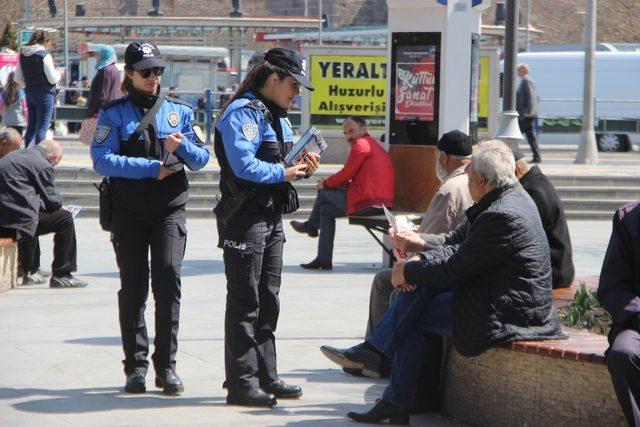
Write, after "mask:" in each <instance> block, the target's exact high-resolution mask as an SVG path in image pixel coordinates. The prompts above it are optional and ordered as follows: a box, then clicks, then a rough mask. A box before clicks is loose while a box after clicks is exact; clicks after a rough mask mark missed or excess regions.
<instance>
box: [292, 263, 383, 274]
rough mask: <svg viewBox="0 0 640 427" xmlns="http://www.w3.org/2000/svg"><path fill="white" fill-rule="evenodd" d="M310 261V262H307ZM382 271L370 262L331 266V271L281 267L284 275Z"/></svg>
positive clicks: (295, 266)
mask: <svg viewBox="0 0 640 427" xmlns="http://www.w3.org/2000/svg"><path fill="white" fill-rule="evenodd" d="M309 261H311V260H309ZM381 269H382V265H381V264H379V263H378V264H376V263H371V262H347V263H338V264H333V270H329V271H327V270H305V269H304V268H302V267H300V266H299V265H285V266H284V267H282V271H283V272H285V273H297V274H332V273H340V274H345V273H347V274H371V275H375V274H376V273H377V272H378V271H380V270H381Z"/></svg>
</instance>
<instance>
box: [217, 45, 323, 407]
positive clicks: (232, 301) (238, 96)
mask: <svg viewBox="0 0 640 427" xmlns="http://www.w3.org/2000/svg"><path fill="white" fill-rule="evenodd" d="M300 85H302V86H304V87H306V88H307V89H310V90H313V87H312V86H311V83H309V80H307V78H306V77H305V75H304V71H303V69H302V62H301V60H300V58H299V57H298V55H297V54H296V53H295V52H292V51H290V50H286V49H282V48H274V49H271V50H270V51H268V52H266V54H265V56H264V59H263V60H262V61H260V62H258V63H257V64H256V65H254V66H253V67H252V68H251V70H250V71H249V73H248V74H247V76H246V78H245V79H244V81H243V82H242V84H241V85H240V87H239V88H238V90H237V91H236V93H235V95H234V96H233V98H232V99H231V100H230V101H229V103H228V104H227V105H226V106H225V108H224V109H223V111H222V112H221V113H220V116H219V119H218V121H217V123H216V129H215V131H216V138H215V144H214V147H215V151H216V156H217V157H218V161H219V163H220V167H221V172H222V174H221V179H220V190H221V193H222V198H221V200H220V202H219V203H218V205H217V206H216V209H215V213H216V215H217V223H218V235H219V238H220V240H219V243H218V247H220V248H222V249H223V252H224V254H223V258H224V265H225V275H226V277H227V308H226V314H225V368H226V382H225V387H226V388H227V390H228V395H227V403H228V404H237V405H245V406H274V405H275V404H276V397H281V398H297V397H300V396H301V395H302V389H301V388H300V387H298V386H293V385H287V384H285V383H284V382H283V381H282V380H280V379H279V378H278V373H277V369H276V350H275V337H274V331H275V329H276V324H277V321H278V314H279V310H280V305H279V301H278V292H279V290H280V273H281V270H282V246H283V243H284V233H283V231H282V220H281V214H282V213H288V212H291V211H292V210H295V209H297V195H296V194H295V190H294V189H293V187H292V186H291V184H289V181H293V180H296V179H298V178H300V177H303V176H304V175H305V174H306V175H310V174H311V173H313V172H314V171H315V170H316V168H317V167H318V162H319V159H320V157H319V156H317V155H308V156H307V159H306V161H305V163H302V164H300V165H297V166H293V167H289V168H285V167H284V166H283V164H282V163H281V162H282V159H283V158H284V156H285V155H286V153H287V152H288V151H289V150H290V149H291V143H292V139H293V132H292V131H291V127H290V124H289V122H288V120H287V119H286V110H287V108H288V107H289V105H290V104H291V102H292V101H293V100H294V98H295V97H296V96H298V95H299V93H300Z"/></svg>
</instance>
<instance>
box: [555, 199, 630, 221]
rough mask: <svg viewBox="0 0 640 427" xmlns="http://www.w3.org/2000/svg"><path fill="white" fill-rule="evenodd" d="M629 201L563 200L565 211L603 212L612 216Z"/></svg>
mask: <svg viewBox="0 0 640 427" xmlns="http://www.w3.org/2000/svg"><path fill="white" fill-rule="evenodd" d="M630 201H631V200H599V199H563V200H562V206H563V207H564V210H565V211H586V212H595V211H597V212H604V213H607V214H608V215H609V217H611V216H613V213H614V212H615V210H616V209H617V208H618V207H620V206H622V205H624V204H626V203H629V202H630Z"/></svg>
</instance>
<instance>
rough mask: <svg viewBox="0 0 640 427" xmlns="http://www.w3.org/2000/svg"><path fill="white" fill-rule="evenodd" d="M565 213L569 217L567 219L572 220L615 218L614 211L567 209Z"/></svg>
mask: <svg viewBox="0 0 640 427" xmlns="http://www.w3.org/2000/svg"><path fill="white" fill-rule="evenodd" d="M564 213H565V216H566V217H567V220H570V221H601V220H604V221H611V218H613V211H611V212H604V211H586V210H585V211H574V210H565V211H564Z"/></svg>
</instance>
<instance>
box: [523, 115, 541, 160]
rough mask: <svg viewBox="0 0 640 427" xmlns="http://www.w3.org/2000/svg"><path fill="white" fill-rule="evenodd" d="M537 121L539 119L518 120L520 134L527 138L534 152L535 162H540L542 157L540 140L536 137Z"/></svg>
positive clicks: (526, 118)
mask: <svg viewBox="0 0 640 427" xmlns="http://www.w3.org/2000/svg"><path fill="white" fill-rule="evenodd" d="M537 120H538V118H537V117H525V118H523V119H519V120H518V125H520V132H522V133H524V134H525V135H526V136H527V142H528V143H529V145H530V146H531V151H532V152H533V160H537V161H540V160H542V155H541V154H540V147H539V146H538V138H537V136H536V126H535V122H536V121H537Z"/></svg>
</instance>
